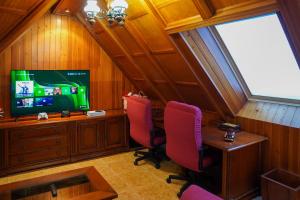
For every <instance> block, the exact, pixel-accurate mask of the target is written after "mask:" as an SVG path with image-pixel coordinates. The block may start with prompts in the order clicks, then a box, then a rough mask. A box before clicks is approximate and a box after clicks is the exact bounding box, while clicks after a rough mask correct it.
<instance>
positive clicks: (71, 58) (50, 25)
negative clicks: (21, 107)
mask: <svg viewBox="0 0 300 200" xmlns="http://www.w3.org/2000/svg"><path fill="white" fill-rule="evenodd" d="M11 69H28V70H30V69H31V70H65V69H74V70H75V69H85V70H90V73H91V88H90V89H91V100H90V101H91V102H90V103H91V109H118V108H121V106H122V101H121V96H122V95H123V94H124V92H128V91H131V90H134V87H133V85H132V84H131V83H130V81H129V80H128V79H127V78H125V76H124V75H123V74H122V72H121V71H120V70H119V69H118V68H117V67H116V65H115V64H114V63H113V62H112V60H111V59H110V57H109V56H108V55H107V54H106V53H105V52H104V50H103V49H102V48H101V47H100V46H99V44H98V43H97V42H96V41H95V40H94V38H93V37H92V36H91V35H90V33H89V32H88V31H87V30H86V29H85V27H84V26H83V25H82V24H81V23H80V22H79V21H78V20H77V19H76V18H72V17H68V16H59V15H50V14H47V15H46V16H45V17H43V18H42V19H40V20H39V21H38V22H37V23H35V24H34V25H32V27H31V28H30V29H29V30H27V31H26V32H25V34H24V35H23V36H22V37H21V38H19V39H18V40H17V41H15V42H14V43H13V45H11V46H10V47H8V48H7V49H6V50H4V51H3V53H2V54H1V55H0V107H1V108H4V111H5V116H6V117H10V113H9V112H10V70H11Z"/></svg>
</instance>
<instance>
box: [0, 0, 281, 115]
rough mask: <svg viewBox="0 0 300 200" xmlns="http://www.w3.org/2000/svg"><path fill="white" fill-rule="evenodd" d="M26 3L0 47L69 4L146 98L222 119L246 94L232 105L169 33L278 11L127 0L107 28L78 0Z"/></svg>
mask: <svg viewBox="0 0 300 200" xmlns="http://www.w3.org/2000/svg"><path fill="white" fill-rule="evenodd" d="M16 1H17V0H16ZM9 2H13V1H9ZM30 2H32V4H33V5H36V7H35V9H33V10H31V12H28V13H27V14H26V15H24V17H23V20H22V21H19V22H18V23H16V26H15V29H14V30H16V31H14V34H13V35H14V36H13V37H9V38H10V39H7V37H3V38H1V41H0V42H1V48H3V47H5V46H6V45H7V44H9V42H11V41H12V40H13V39H14V38H16V37H17V36H18V35H20V33H21V31H22V30H23V29H24V28H22V27H26V25H28V24H30V22H31V21H32V20H33V19H34V18H38V17H39V16H41V15H43V14H45V13H46V12H47V10H49V9H50V7H51V6H53V5H55V4H56V6H54V7H53V8H52V10H53V11H54V13H56V14H61V13H64V10H65V9H66V8H68V9H69V10H70V11H71V12H70V14H72V15H74V16H76V17H77V18H78V19H79V20H80V21H81V22H82V23H83V24H85V26H86V28H87V29H88V30H89V31H90V33H91V34H92V35H93V36H94V38H95V39H96V40H97V42H98V43H99V44H100V45H101V46H102V47H103V48H104V49H105V51H106V52H107V53H108V55H109V56H110V57H111V58H112V59H113V60H114V62H115V63H117V64H118V66H119V68H120V69H121V70H122V71H123V72H124V73H125V74H126V75H127V76H128V78H129V79H130V80H131V81H132V82H133V83H134V84H135V85H138V86H139V88H140V89H142V90H143V91H144V92H145V93H146V94H147V95H148V96H149V97H151V98H154V99H159V100H161V101H162V102H164V103H166V102H167V101H168V100H178V101H181V102H186V103H190V104H194V105H196V106H199V107H200V108H201V109H202V110H204V111H211V112H216V113H218V114H219V115H220V116H221V117H222V118H223V119H225V118H226V117H227V116H229V117H230V116H234V115H235V114H236V113H237V112H238V111H239V110H240V109H241V108H242V106H243V105H244V104H245V102H246V98H245V97H244V96H243V95H241V96H236V98H238V99H239V100H238V102H239V103H238V104H237V105H235V106H232V105H231V103H230V101H228V99H226V97H224V96H222V92H220V88H218V87H217V85H216V84H214V82H213V81H212V80H211V79H210V77H209V76H207V74H206V73H205V70H204V68H202V66H201V65H200V64H199V62H198V60H197V59H196V57H195V56H194V55H193V53H192V51H191V50H190V49H189V48H188V46H187V45H186V44H185V42H184V40H183V39H182V37H180V36H179V35H178V34H172V35H169V33H175V32H178V31H183V30H188V29H191V28H193V27H195V26H200V25H202V26H203V25H207V24H211V23H217V22H223V21H226V20H227V21H228V20H233V19H236V18H240V17H246V16H251V15H254V14H259V13H264V12H268V11H271V10H272V11H274V10H276V9H277V2H276V1H275V0H264V1H254V0H236V1H227V0H222V1H215V0H210V1H208V0H205V1H204V0H185V1H184V3H182V2H183V1H179V0H178V1H177V0H175V1H169V0H146V1H143V0H127V2H128V4H129V9H128V17H127V21H126V24H125V26H124V27H120V26H111V27H109V26H108V25H107V22H106V21H105V20H101V21H97V23H96V24H94V25H90V24H89V23H87V22H86V21H85V14H84V13H83V12H82V8H83V6H84V5H83V4H84V3H85V1H83V0H61V1H59V0H56V1H55V0H48V1H39V0H27V1H26V3H25V4H28V3H30ZM41 2H42V3H41ZM37 5H40V7H37ZM1 6H2V5H1ZM25 19H28V20H25ZM29 19H31V20H29ZM10 33H11V32H10ZM6 35H7V34H6ZM234 98H235V97H234Z"/></svg>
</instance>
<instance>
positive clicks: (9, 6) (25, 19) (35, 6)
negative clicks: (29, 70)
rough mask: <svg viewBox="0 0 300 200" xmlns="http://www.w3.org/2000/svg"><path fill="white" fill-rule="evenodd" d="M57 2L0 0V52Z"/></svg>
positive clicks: (53, 0) (51, 0) (48, 0)
mask: <svg viewBox="0 0 300 200" xmlns="http://www.w3.org/2000/svg"><path fill="white" fill-rule="evenodd" d="M58 1H59V0H1V1H0V24H1V26H0V52H2V51H3V50H4V49H5V48H7V46H8V45H11V44H12V42H13V41H15V40H16V39H17V38H18V37H19V36H20V35H21V34H22V33H24V31H26V30H27V29H28V28H29V26H30V25H31V24H33V23H34V22H35V21H36V20H37V19H39V18H40V17H42V16H43V15H45V13H46V12H48V11H49V9H50V8H51V7H52V6H53V5H55V4H56V3H57V2H58Z"/></svg>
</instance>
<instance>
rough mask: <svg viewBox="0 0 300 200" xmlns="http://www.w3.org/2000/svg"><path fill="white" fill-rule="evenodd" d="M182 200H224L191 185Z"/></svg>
mask: <svg viewBox="0 0 300 200" xmlns="http://www.w3.org/2000/svg"><path fill="white" fill-rule="evenodd" d="M180 200H222V199H221V198H220V197H218V196H216V195H214V194H212V193H210V192H208V191H206V190H204V189H202V188H201V187H199V186H196V185H191V186H190V187H189V188H188V189H186V190H185V191H184V192H183V194H182V196H181V198H180Z"/></svg>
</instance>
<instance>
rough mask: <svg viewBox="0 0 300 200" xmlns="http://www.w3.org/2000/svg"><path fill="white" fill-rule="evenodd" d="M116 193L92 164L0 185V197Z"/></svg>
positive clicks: (70, 198) (71, 198) (88, 199)
mask: <svg viewBox="0 0 300 200" xmlns="http://www.w3.org/2000/svg"><path fill="white" fill-rule="evenodd" d="M117 197H118V194H117V193H116V192H115V191H114V189H113V188H112V187H111V186H110V185H109V184H108V183H107V182H106V180H105V179H104V178H103V177H102V176H101V175H100V174H99V173H98V171H97V170H96V169H95V168H94V167H86V168H81V169H76V170H71V171H66V172H62V173H57V174H51V175H47V176H42V177H38V178H33V179H29V180H25V181H19V182H15V183H10V184H6V185H1V186H0V199H1V200H33V199H34V200H50V199H51V200H52V199H53V200H109V199H115V198H117Z"/></svg>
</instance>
